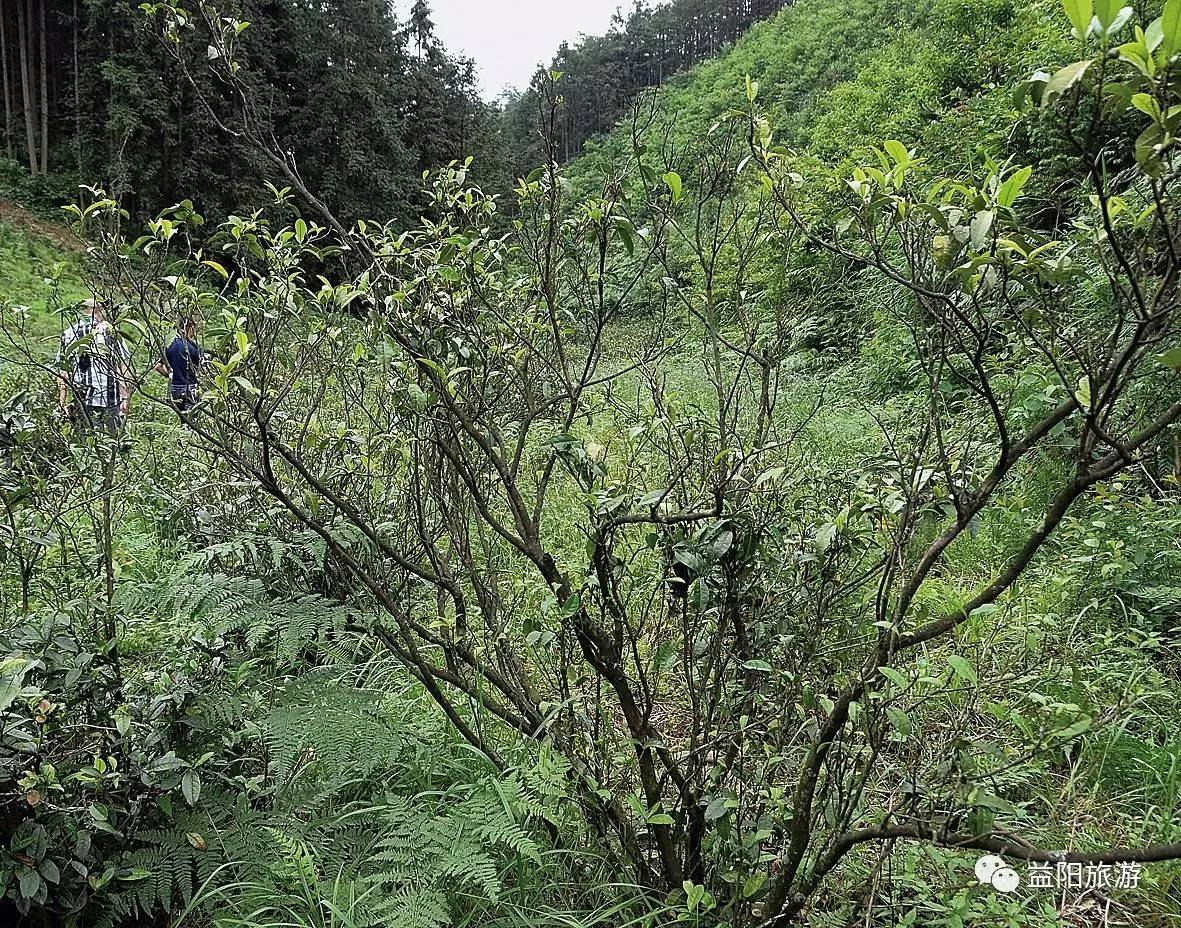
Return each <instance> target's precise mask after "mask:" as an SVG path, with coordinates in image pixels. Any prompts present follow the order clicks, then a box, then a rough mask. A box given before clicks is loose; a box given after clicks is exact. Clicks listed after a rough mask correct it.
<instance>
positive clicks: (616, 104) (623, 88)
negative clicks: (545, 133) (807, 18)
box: [504, 0, 791, 173]
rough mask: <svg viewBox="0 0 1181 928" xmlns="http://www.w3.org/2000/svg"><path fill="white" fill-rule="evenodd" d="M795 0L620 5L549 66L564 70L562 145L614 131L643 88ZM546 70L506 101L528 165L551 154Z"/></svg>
mask: <svg viewBox="0 0 1181 928" xmlns="http://www.w3.org/2000/svg"><path fill="white" fill-rule="evenodd" d="M790 2H791V0H671V2H668V3H662V4H658V5H656V6H653V5H652V4H651V3H650V2H649V0H632V7H631V10H630V11H629V12H628V13H627V15H626V17H625V16H624V14H623V10H622V7H621V8H620V9H619V10H617V11H616V13H615V17H614V19H613V20H612V24H611V29H610V30H609V31H608V32H607V33H606V34H605V35H601V36H583V37H582V38H581V39H580V40H579V41H577V42H563V43H562V45H561V47H560V48H559V49H558V51H557V53H556V54H555V55H554V58H553V61H552V62H551V64H550V68H549V69H548V71H551V72H553V73H561V75H562V101H563V105H562V110H561V114H560V120H559V124H558V126H557V127H556V129H557V139H556V142H557V146H558V150H559V152H560V154H561V155H562V157H563V158H564V159H565V160H569V159H570V158H572V157H574V156H575V155H577V154H578V153H579V152H580V151H581V149H582V146H583V144H584V143H585V142H586V140H587V139H589V138H592V137H593V136H595V135H598V134H600V133H603V132H606V131H608V130H609V129H610V128H611V127H612V126H613V125H614V124H615V123H616V121H617V120H618V119H619V118H620V117H621V116H623V114H624V113H625V112H626V110H627V108H628V106H629V105H630V104H631V103H632V102H633V101H634V100H635V99H636V96H637V95H638V94H639V93H640V92H641V91H643V90H645V89H647V88H650V87H660V86H662V85H663V84H664V83H665V81H667V80H668V79H670V78H671V77H673V76H674V75H676V74H678V73H680V72H682V71H684V70H685V69H686V68H689V67H691V66H692V65H694V64H697V63H698V62H700V61H703V60H705V59H707V58H710V57H713V56H715V55H717V54H719V53H720V52H721V51H723V49H725V48H726V47H727V46H728V45H730V44H731V43H733V42H734V41H736V40H737V39H739V38H740V37H741V36H742V35H743V34H744V33H745V32H746V31H747V30H748V29H749V28H750V27H751V26H752V25H753V24H754V23H757V22H759V21H761V20H763V19H766V18H767V17H768V16H771V15H773V14H774V13H775V12H776V11H778V10H780V9H782V8H783V7H785V6H787V5H789V3H790ZM546 78H547V69H544V68H543V69H540V70H539V71H538V74H537V75H536V76H535V78H534V81H533V84H532V86H531V87H530V88H528V89H527V90H526V91H525V92H523V93H521V94H519V95H517V96H515V97H514V98H512V99H510V100H508V101H506V104H505V111H504V125H505V132H506V136H507V141H506V145H507V147H508V148H509V150H510V151H511V157H512V165H513V167H514V168H515V169H516V170H517V171H518V172H520V173H527V172H528V171H529V170H530V169H531V168H533V167H534V166H536V165H537V164H539V163H541V162H542V161H543V160H544V155H543V153H542V150H541V147H540V144H539V135H538V131H537V123H538V113H539V107H538V103H539V99H540V98H541V97H542V96H544V93H543V92H541V91H542V88H543V87H544V84H545V82H546Z"/></svg>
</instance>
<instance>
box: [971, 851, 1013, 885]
mask: <svg viewBox="0 0 1181 928" xmlns="http://www.w3.org/2000/svg"><path fill="white" fill-rule="evenodd" d="M1006 866H1007V864H1006V863H1005V861H1004V860H1003V859H1002V858H1000V857H997V856H996V855H995V854H986V855H985V856H984V857H981V858H980V859H979V860H978V861H976V879H977V880H979V881H980V882H981V883H985V884H987V885H992V878H993V876H994V875H995V874H996V872H997V871H998V870H1001V869H1003V868H1004V867H1006Z"/></svg>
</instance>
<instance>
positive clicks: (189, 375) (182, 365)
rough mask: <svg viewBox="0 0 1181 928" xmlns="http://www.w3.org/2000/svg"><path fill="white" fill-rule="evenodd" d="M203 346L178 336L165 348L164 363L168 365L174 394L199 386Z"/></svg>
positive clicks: (169, 379)
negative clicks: (198, 373) (198, 377)
mask: <svg viewBox="0 0 1181 928" xmlns="http://www.w3.org/2000/svg"><path fill="white" fill-rule="evenodd" d="M201 361H202V358H201V346H200V345H198V344H197V343H196V342H191V341H189V340H188V339H187V338H183V337H181V336H177V337H176V338H175V339H174V340H173V342H172V344H171V345H169V346H168V347H167V348H165V349H164V363H165V364H167V365H168V370H169V377H168V382H169V384H170V385H171V387H172V392H173V393H174V394H183V393H187V392H189V391H191V390H192V389H193V387H195V386H197V371H198V369H199V368H200V367H201Z"/></svg>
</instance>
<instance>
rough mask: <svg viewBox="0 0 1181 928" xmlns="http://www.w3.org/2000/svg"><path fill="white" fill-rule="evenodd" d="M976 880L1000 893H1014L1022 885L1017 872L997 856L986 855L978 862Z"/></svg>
mask: <svg viewBox="0 0 1181 928" xmlns="http://www.w3.org/2000/svg"><path fill="white" fill-rule="evenodd" d="M976 879H977V880H979V881H980V882H981V883H983V884H985V885H986V886H991V887H992V888H993V889H995V890H996V891H997V892H999V893H1012V892H1016V891H1017V887H1018V886H1020V885H1021V877H1020V875H1018V873H1017V871H1016V870H1014V869H1013V868H1012V867H1010V866H1009V865H1008V864H1007V863H1005V861H1004V858H1002V857H998V856H997V855H996V854H986V855H985V856H983V857H981V858H980V859H979V860H978V861H976Z"/></svg>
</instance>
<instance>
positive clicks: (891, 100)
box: [557, 0, 1077, 356]
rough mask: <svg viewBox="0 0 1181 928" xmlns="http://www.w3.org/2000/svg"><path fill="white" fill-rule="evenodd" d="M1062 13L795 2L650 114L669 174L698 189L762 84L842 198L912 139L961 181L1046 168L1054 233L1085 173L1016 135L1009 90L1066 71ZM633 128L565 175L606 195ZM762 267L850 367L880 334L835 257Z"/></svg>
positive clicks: (802, 155) (773, 112)
mask: <svg viewBox="0 0 1181 928" xmlns="http://www.w3.org/2000/svg"><path fill="white" fill-rule="evenodd" d="M1056 12H1057V3H1056V2H1055V0H1034V2H1031V3H1020V2H1017V0H936V2H935V3H932V4H930V5H920V4H914V5H909V4H897V3H892V2H890V0H798V2H796V3H794V4H792V5H791V6H788V7H786V8H785V9H783V10H781V11H780V12H779V13H777V14H776V15H775V16H773V17H771V18H769V19H767V20H766V21H764V22H762V23H759V24H757V25H755V26H754V27H752V28H751V29H749V30H748V31H747V32H746V33H745V34H744V35H743V37H742V38H741V39H740V40H739V41H738V42H737V43H735V45H734V47H733V48H731V49H728V50H726V51H725V52H724V53H723V54H721V55H719V56H717V57H715V58H712V59H710V60H708V61H705V62H702V63H700V64H698V65H697V66H695V67H693V68H691V69H689V70H687V71H685V72H683V73H682V74H680V75H677V76H676V77H674V78H672V79H671V80H669V81H668V82H666V84H665V85H664V86H663V87H662V88H661V89H660V91H659V92H658V93H657V94H656V95H655V96H654V98H653V99H652V101H650V102H649V103H647V104H645V105H644V106H643V107H642V108H641V109H642V110H643V113H642V118H641V119H640V122H641V123H642V124H643V125H645V126H646V127H647V129H646V140H645V141H646V143H647V147H648V148H649V150H650V152H652V153H653V155H655V153H656V152H660V155H659V157H660V159H665V160H666V161H667V163H665V164H664V166H663V167H662V168H661V169H660V170H661V171H663V170H665V169H667V168H673V169H675V170H677V171H679V172H680V173H681V175H682V176H683V178H684V182H685V184H686V186H687V187H688V186H690V185H692V184H694V183H695V179H696V171H697V168H698V167H699V165H698V164H697V163H696V161H695V156H694V154H693V153H694V152H696V151H698V150H699V146H700V142H701V140H702V139H704V138H707V137H708V136H709V135H710V133H711V131H712V130H713V129H714V127H715V126H716V125H717V124H718V122H719V121H720V120H723V119H725V117H726V115H727V114H728V113H732V112H733V111H734V110H735V108H741V107H744V106H746V105H747V100H746V97H745V95H744V92H745V88H746V86H747V83H746V82H747V80H748V79H749V80H750V81H751V82H752V86H753V87H757V88H758V99H757V104H756V105H757V107H758V108H759V109H760V110H761V111H763V112H765V113H766V116H767V119H768V121H769V123H770V126H771V129H772V131H773V132H774V136H775V138H776V140H777V141H779V142H781V143H784V144H786V145H787V146H789V147H790V149H791V150H792V151H793V152H795V155H796V157H797V158H799V159H800V160H801V170H807V171H808V172H809V174H810V175H812V176H816V177H819V176H822V175H826V174H827V175H828V176H829V177H830V185H831V186H832V188H833V189H835V190H841V189H844V186H845V185H844V181H843V180H842V179H841V178H842V177H845V176H847V173H848V169H849V168H850V167H851V166H853V165H859V164H866V163H873V159H874V155H873V154H872V152H871V150H870V149H871V148H872V147H873V146H881V145H882V143H883V142H884V141H885V140H887V139H899V140H901V141H902V142H903V143H904V144H905V145H907V146H908V147H909V146H914V147H915V149H916V153H917V156H918V157H919V158H921V159H922V160H923V161H924V162H926V163H927V164H928V165H929V166H931V167H932V168H933V169H935V170H937V171H944V172H948V173H950V174H958V173H970V172H973V171H977V170H979V169H981V168H982V166H983V163H984V161H985V159H987V158H990V157H991V158H993V159H995V160H996V161H998V162H1004V161H1005V160H1006V159H1010V158H1011V159H1014V160H1016V161H1018V162H1019V163H1022V164H1028V163H1035V162H1036V163H1037V164H1038V171H1037V172H1036V175H1035V177H1034V180H1033V182H1032V184H1031V189H1030V194H1031V197H1033V198H1036V200H1035V202H1036V203H1037V206H1036V208H1035V209H1036V212H1037V214H1038V215H1039V216H1040V217H1041V220H1040V221H1045V222H1054V221H1057V220H1059V219H1060V218H1061V217H1062V216H1064V215H1067V214H1068V213H1069V212H1070V210H1071V209H1072V203H1073V201H1074V198H1075V191H1076V190H1077V186H1076V184H1075V183H1074V182H1073V181H1072V180H1071V177H1070V171H1071V170H1072V167H1073V165H1072V163H1071V162H1070V160H1069V159H1065V158H1062V156H1061V154H1060V152H1057V151H1056V150H1055V149H1054V147H1053V145H1052V144H1050V143H1047V141H1046V140H1045V139H1044V138H1042V137H1041V135H1040V134H1039V133H1040V132H1041V131H1042V130H1039V129H1037V128H1036V127H1035V126H1031V124H1029V123H1025V122H1017V123H1016V124H1015V119H1014V116H1015V114H1014V104H1013V99H1012V88H1013V86H1014V85H1015V84H1016V83H1017V82H1018V81H1020V80H1021V79H1023V78H1024V77H1026V76H1028V74H1029V73H1030V72H1031V71H1033V70H1034V69H1036V68H1037V67H1041V66H1053V65H1055V64H1056V63H1059V62H1064V61H1065V60H1067V58H1066V56H1068V55H1069V53H1070V49H1069V45H1068V43H1066V42H1064V41H1063V39H1062V36H1061V32H1060V30H1056V29H1055V27H1054V16H1055V14H1056ZM565 79H566V78H565V76H563V77H562V78H561V79H560V80H559V82H558V85H557V87H558V89H559V90H561V89H562V88H561V85H562V84H563V83H564V81H565ZM632 133H633V121H632V119H630V118H625V119H623V120H621V122H620V124H619V125H618V126H617V127H616V128H615V129H614V130H613V131H612V132H609V133H606V134H605V135H603V136H600V137H599V138H596V139H593V140H590V141H588V142H587V144H586V146H585V148H584V151H583V153H582V155H581V156H580V157H579V158H577V159H575V160H574V161H573V162H572V163H571V164H570V165H569V166H568V167H567V169H566V170H567V174H568V176H569V178H570V179H571V181H572V183H573V185H574V188H575V189H576V190H577V191H578V193H579V194H580V195H591V194H593V193H594V192H595V191H596V190H601V189H602V184H603V181H604V179H605V178H608V177H611V176H614V175H615V174H617V173H618V172H619V171H620V166H621V165H625V164H627V163H628V161H629V159H630V158H631V157H632V155H633V135H632ZM805 165H806V167H804V166H805ZM658 173H659V172H658ZM765 260H766V261H767V265H768V266H767V267H766V268H764V272H763V273H762V274H761V275H760V280H759V284H760V286H761V287H763V288H765V289H766V290H767V292H768V293H769V294H771V295H772V296H773V298H774V299H775V300H778V301H780V302H784V303H791V304H798V305H800V306H801V312H802V313H806V315H807V316H809V317H810V318H811V319H812V320H813V321H814V323H815V327H816V331H815V335H814V339H813V344H814V345H815V346H816V347H819V348H822V349H830V350H833V351H835V352H837V353H838V354H840V355H841V356H848V353H849V352H854V351H856V350H857V349H858V345H860V344H861V341H862V339H863V338H865V337H869V336H870V335H872V334H873V332H874V331H875V330H876V328H877V327H878V324H879V322H880V319H878V318H875V316H876V314H877V313H878V312H879V311H880V300H879V299H878V295H877V294H873V293H866V292H864V291H863V290H862V289H861V288H862V287H863V284H862V278H860V277H859V276H858V275H856V274H853V273H851V269H850V268H849V267H848V266H846V265H845V264H844V263H843V262H841V261H840V260H838V259H836V258H834V257H833V256H832V255H831V254H827V253H823V252H820V253H812V252H810V251H809V250H807V249H804V250H796V251H795V252H794V253H793V254H792V255H791V256H790V257H789V258H787V259H786V260H785V261H784V263H783V265H782V266H780V267H778V269H775V270H772V268H774V266H775V263H776V261H777V260H778V259H776V258H770V257H766V258H765ZM821 307H822V308H823V311H818V309H819V308H821Z"/></svg>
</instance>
